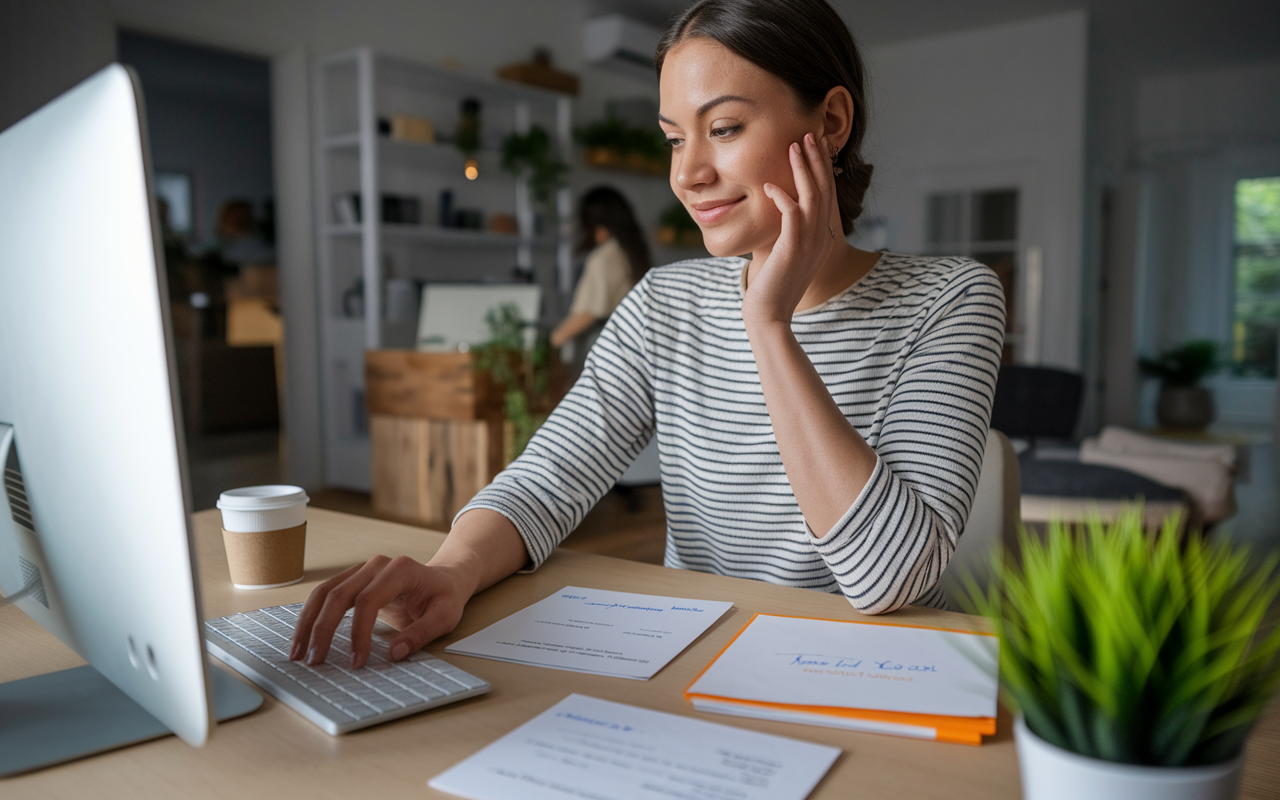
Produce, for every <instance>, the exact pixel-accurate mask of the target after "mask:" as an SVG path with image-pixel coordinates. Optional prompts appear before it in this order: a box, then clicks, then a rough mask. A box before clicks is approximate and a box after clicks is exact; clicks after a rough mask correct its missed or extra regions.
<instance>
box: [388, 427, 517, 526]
mask: <svg viewBox="0 0 1280 800" xmlns="http://www.w3.org/2000/svg"><path fill="white" fill-rule="evenodd" d="M502 432H503V425H502V423H501V422H497V421H490V420H447V419H414V418H408V417H391V416H383V415H373V416H371V417H370V418H369V436H370V447H371V449H372V462H371V468H372V473H373V474H372V479H373V480H372V483H373V492H372V497H373V510H374V513H376V514H378V515H379V516H385V517H392V518H395V519H402V520H411V521H416V522H419V523H425V524H428V525H433V526H435V527H444V528H447V527H448V526H449V524H450V522H451V521H452V520H453V517H454V515H455V514H457V513H458V512H459V511H461V510H462V507H463V506H465V505H466V504H467V503H468V502H469V501H470V500H471V498H472V497H475V495H476V493H477V492H479V491H480V490H481V489H482V488H484V487H485V486H487V485H488V484H489V482H490V481H492V480H493V478H494V476H496V475H497V474H498V473H499V472H500V471H501V470H502V467H503V466H504V463H503V461H502V438H501V437H502Z"/></svg>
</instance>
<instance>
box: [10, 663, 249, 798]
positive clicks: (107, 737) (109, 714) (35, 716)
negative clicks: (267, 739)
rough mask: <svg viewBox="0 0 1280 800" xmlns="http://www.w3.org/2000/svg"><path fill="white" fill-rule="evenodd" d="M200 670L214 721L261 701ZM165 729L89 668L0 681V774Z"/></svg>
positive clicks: (212, 670) (234, 682) (225, 677)
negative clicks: (208, 690) (209, 691)
mask: <svg viewBox="0 0 1280 800" xmlns="http://www.w3.org/2000/svg"><path fill="white" fill-rule="evenodd" d="M208 670H209V677H210V683H211V684H212V694H213V700H214V716H215V717H216V719H217V721H218V722H223V721H225V720H228V719H233V718H235V717H239V716H241V715H243V714H248V713H249V712H250V711H253V710H255V709H257V708H258V707H259V706H261V705H262V695H261V694H259V693H258V691H257V690H256V689H253V688H252V687H250V686H247V685H246V684H244V683H242V682H241V681H240V680H238V679H236V678H233V677H232V676H231V675H229V674H227V673H226V672H223V671H222V670H221V669H218V668H217V667H214V666H213V665H210V666H209V667H208ZM168 734H169V729H168V728H166V727H165V726H164V725H163V724H161V723H160V721H159V720H157V719H156V718H155V717H153V716H151V714H150V713H149V712H147V711H146V710H145V709H144V708H143V707H142V706H140V705H138V704H137V703H135V702H134V701H133V700H132V699H131V698H130V697H129V696H128V695H126V694H125V693H124V692H122V691H120V690H119V689H117V688H116V686H115V684H113V683H111V681H109V680H107V679H106V678H104V677H102V674H101V673H100V672H98V671H97V670H96V669H94V668H93V667H90V666H83V667H75V668H74V669H64V670H62V671H61V672H51V673H49V674H48V675H36V676H35V677H32V678H23V679H22V680H17V681H10V682H8V683H3V684H0V777H6V776H9V775H14V774H17V773H19V772H28V771H30V770H34V769H40V768H41V767H48V766H52V765H54V764H60V763H62V762H63V761H71V760H72V759H76V758H82V757H84V756H89V755H94V754H95V753H102V752H106V751H107V750H115V749H116V748H119V747H127V746H128V745H131V744H137V743H139V742H145V741H148V740H150V739H157V738H159V737H161V736H167V735H168Z"/></svg>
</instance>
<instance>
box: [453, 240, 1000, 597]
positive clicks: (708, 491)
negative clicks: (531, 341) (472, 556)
mask: <svg viewBox="0 0 1280 800" xmlns="http://www.w3.org/2000/svg"><path fill="white" fill-rule="evenodd" d="M745 263H746V262H745V261H744V260H743V259H740V258H705V259H695V260H691V261H682V262H680V263H676V264H671V265H669V266H665V267H659V268H657V269H654V270H651V271H650V272H649V273H648V275H646V276H645V278H644V280H642V281H641V282H640V283H639V284H638V285H637V286H636V287H635V289H633V290H632V291H631V293H630V294H628V295H627V297H626V299H624V300H623V301H622V303H621V305H619V306H618V308H617V310H616V311H614V313H613V316H612V317H611V318H610V319H609V323H608V325H606V326H605V329H604V331H603V332H602V333H601V335H600V338H599V339H598V340H597V341H596V344H595V346H594V347H593V348H592V350H591V353H590V355H589V356H588V358H587V361H586V365H585V369H584V371H583V373H582V377H581V378H580V379H579V380H578V382H577V383H576V384H574V386H573V388H572V390H570V392H569V394H568V396H567V397H565V399H564V401H563V402H561V403H560V405H559V406H558V407H557V408H556V410H555V412H554V413H553V414H552V415H551V417H550V418H549V419H548V420H547V422H546V423H545V424H544V425H543V426H542V428H541V429H540V430H539V431H538V433H537V434H536V435H535V436H534V438H533V440H532V441H531V442H530V443H529V446H528V448H527V449H526V450H525V452H524V454H523V455H521V456H520V457H519V458H518V459H516V460H515V461H514V462H513V463H512V464H511V465H510V466H509V467H507V469H506V470H504V471H503V472H502V474H500V475H499V476H498V477H497V479H496V480H494V482H493V483H492V484H491V485H489V486H488V487H487V488H485V489H484V490H483V491H481V492H480V493H479V494H478V495H476V497H475V498H474V499H473V500H472V501H471V503H470V504H468V505H467V507H466V508H465V509H463V512H461V513H465V512H466V511H467V510H469V509H472V508H488V509H492V510H494V511H497V512H499V513H501V514H503V515H504V516H506V517H507V518H508V519H510V520H511V522H512V523H513V524H514V525H515V527H516V529H517V530H519V532H520V536H521V537H522V538H523V539H524V543H525V546H526V547H527V548H528V551H529V558H530V562H531V564H532V566H533V567H535V568H536V567H537V566H538V565H539V564H541V563H542V562H543V560H545V559H546V558H547V556H548V555H549V554H550V552H551V550H552V549H554V548H555V547H556V545H558V544H559V543H560V542H561V541H562V540H563V539H564V538H565V537H566V536H568V535H569V533H570V532H571V531H572V530H573V529H574V528H575V527H577V525H578V523H580V522H581V521H582V518H583V516H585V515H586V513H587V511H588V510H589V509H590V508H591V507H592V506H593V505H594V504H595V503H596V501H597V500H599V499H600V498H601V497H602V496H603V495H604V494H605V492H607V491H608V490H609V488H610V487H611V486H613V484H614V482H615V481H616V480H617V479H618V477H619V476H621V475H622V473H623V472H624V471H626V469H627V467H628V466H629V465H630V464H631V462H632V460H634V459H635V457H636V454H637V453H639V452H640V450H641V449H643V448H644V446H645V445H646V444H647V443H648V442H649V440H650V438H651V437H652V436H653V435H654V434H655V431H656V434H657V437H658V452H659V455H660V458H661V464H662V498H663V503H664V504H665V507H666V514H667V549H666V558H665V561H666V565H667V566H669V567H680V568H685V569H696V570H701V571H704V572H714V573H719V574H722V575H733V576H737V577H743V578H755V579H758V580H764V581H769V582H771V583H777V584H782V585H784V586H801V587H805V588H810V589H818V590H821V591H827V592H836V591H839V592H843V593H844V595H845V597H847V598H848V599H849V602H850V603H852V604H853V606H854V607H855V608H857V609H858V610H860V611H863V612H865V613H882V612H885V611H892V610H893V609H896V608H898V607H900V606H902V605H905V604H908V603H916V604H923V605H933V606H943V605H945V602H946V600H945V598H944V597H943V595H942V593H941V591H940V590H939V589H938V588H937V587H936V584H937V582H938V578H939V576H941V574H942V571H943V569H944V568H945V567H946V566H947V561H948V560H949V559H950V557H951V553H952V552H953V551H954V549H955V545H956V539H957V537H958V536H959V534H960V532H961V531H962V530H963V529H964V524H965V520H966V519H967V518H968V515H969V508H970V506H971V505H972V503H973V494H974V491H975V489H976V487H977V483H978V472H979V470H980V468H981V465H982V453H983V447H984V444H985V442H986V436H987V427H988V424H989V422H990V418H991V401H992V397H993V395H994V394H995V384H996V373H997V370H998V368H999V362H1000V351H1001V348H1002V346H1003V341H1004V319H1005V312H1004V294H1003V292H1002V290H1001V286H1000V283H999V281H998V280H997V279H996V277H995V275H994V274H993V273H992V272H991V270H990V269H988V268H987V267H985V266H983V265H981V264H978V263H976V262H973V261H970V260H968V259H964V258H926V257H919V256H905V255H896V254H890V253H886V254H884V255H882V256H881V258H880V261H879V262H878V263H877V264H876V266H875V267H874V268H873V269H872V270H871V271H870V272H869V273H868V274H867V275H866V276H865V277H864V278H863V279H862V280H861V281H859V282H858V283H856V284H855V285H854V286H852V287H850V288H849V289H848V290H846V291H844V292H842V293H841V294H839V295H837V296H835V297H833V298H832V299H830V300H828V301H827V302H826V303H823V304H822V305H820V306H818V307H816V308H813V309H809V310H807V311H805V312H803V313H800V314H796V315H795V317H794V319H793V320H792V323H791V329H792V330H793V331H794V332H795V335H796V338H797V339H798V340H799V342H800V345H801V347H803V348H804V351H805V352H806V353H807V354H808V356H809V358H810V359H811V360H812V361H813V364H814V366H815V367H816V368H817V370H818V373H819V374H820V375H821V376H822V379H823V382H824V383H825V384H826V386H827V388H828V389H829V390H830V391H831V395H832V397H834V398H835V401H836V403H837V404H838V405H839V407H840V409H841V410H842V411H843V412H844V414H845V417H847V418H848V420H849V421H850V422H851V423H852V424H853V425H854V427H856V428H857V430H858V432H859V433H861V434H862V436H863V438H864V439H865V440H866V441H867V443H868V444H869V445H871V447H872V448H873V449H874V450H875V451H876V453H877V454H878V459H877V464H876V466H875V469H874V471H873V473H872V476H871V479H870V480H869V481H868V482H867V485H866V487H865V488H864V489H863V490H862V492H861V494H860V495H859V497H858V498H857V500H856V501H855V502H854V503H853V505H852V506H851V507H850V508H849V510H848V511H847V512H846V513H845V515H844V517H843V518H842V519H841V520H840V521H839V522H838V523H837V524H836V526H835V527H834V528H833V529H832V530H830V531H827V532H826V533H825V534H824V535H823V536H822V537H821V538H814V536H813V535H812V534H811V533H810V531H809V529H808V527H807V525H806V524H805V520H804V517H803V516H802V515H801V513H800V508H799V506H798V505H797V504H796V499H795V495H794V494H793V493H792V491H791V485H790V484H789V483H788V482H787V475H786V472H785V471H784V470H783V466H782V460H781V458H780V457H779V455H778V445H777V442H776V440H775V439H774V434H773V428H772V426H771V425H770V422H769V412H768V410H767V409H766V407H765V402H764V395H763V394H762V393H761V389H760V377H759V374H758V373H757V371H756V364H755V359H754V358H753V356H752V353H751V345H750V343H749V342H748V341H747V334H746V329H745V327H744V325H743V321H742V296H743V294H742V293H743V289H742V279H743V269H744V266H745Z"/></svg>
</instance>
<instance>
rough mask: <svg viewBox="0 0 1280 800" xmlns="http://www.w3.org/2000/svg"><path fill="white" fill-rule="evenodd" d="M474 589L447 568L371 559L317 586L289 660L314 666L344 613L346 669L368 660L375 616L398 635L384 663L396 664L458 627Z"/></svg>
mask: <svg viewBox="0 0 1280 800" xmlns="http://www.w3.org/2000/svg"><path fill="white" fill-rule="evenodd" d="M473 585H474V584H472V583H470V582H469V581H468V580H467V579H466V577H465V576H464V575H462V574H460V573H459V570H457V569H455V568H452V567H448V566H428V565H426V564H420V563H418V562H417V561H414V560H413V559H412V558H409V557H408V556H398V557H396V558H390V557H388V556H375V557H373V558H371V559H369V560H368V561H366V562H364V563H363V564H357V565H355V566H353V567H351V568H349V569H347V570H345V571H343V572H341V573H339V574H338V575H335V576H334V577H332V578H330V579H329V580H327V581H325V582H324V583H322V584H320V585H319V586H317V587H316V588H315V590H314V591H312V592H311V596H310V597H308V598H307V603H306V605H305V606H303V608H302V613H301V614H299V615H298V623H297V627H296V628H295V629H294V633H293V646H292V647H291V648H290V650H289V658H290V659H292V660H294V661H297V660H300V659H301V660H305V661H306V663H308V664H313V665H314V664H319V663H321V662H323V661H324V660H325V657H326V656H328V654H329V644H330V642H332V640H333V634H334V631H336V630H337V629H338V626H339V625H340V624H341V623H342V618H343V617H344V616H345V615H346V613H347V609H349V608H354V609H355V612H354V613H353V614H352V617H351V666H352V668H358V667H362V666H364V665H365V662H367V661H368V660H369V650H370V647H371V645H372V635H373V624H374V622H375V621H376V620H377V619H378V612H379V611H383V617H384V619H386V621H387V622H388V623H390V624H391V625H392V626H394V627H396V628H399V629H400V633H399V634H397V635H396V637H395V638H394V639H392V640H391V643H390V650H389V654H388V657H389V658H390V659H391V660H392V661H399V660H401V659H402V658H404V657H405V656H407V655H409V654H410V653H413V652H415V651H417V650H419V649H421V648H422V647H423V646H424V645H426V644H427V642H430V641H431V640H433V639H436V638H439V637H440V636H443V635H444V634H446V633H448V632H449V631H451V630H453V629H454V628H455V627H457V625H458V621H459V620H460V619H462V609H463V607H464V606H465V605H466V603H467V600H469V599H470V598H471V594H472V591H473V589H472V588H471V587H472V586H473Z"/></svg>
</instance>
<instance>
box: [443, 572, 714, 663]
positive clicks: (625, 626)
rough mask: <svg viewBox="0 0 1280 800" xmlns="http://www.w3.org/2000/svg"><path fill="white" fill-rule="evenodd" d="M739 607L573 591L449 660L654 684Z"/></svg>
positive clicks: (505, 622) (462, 645) (475, 638)
mask: <svg viewBox="0 0 1280 800" xmlns="http://www.w3.org/2000/svg"><path fill="white" fill-rule="evenodd" d="M732 607H733V603H731V602H722V601H715V600H685V599H681V598H678V597H656V596H654V595H648V594H632V593H630V592H610V591H606V590H604V589H584V588H582V587H580V586H566V587H564V588H563V589H561V590H560V591H558V592H556V593H555V594H553V595H551V596H550V597H547V598H545V599H543V600H539V601H538V602H536V603H534V604H533V605H531V606H528V607H527V608H523V609H521V610H520V611H517V612H516V613H514V614H512V615H511V616H509V617H506V618H505V619H501V620H498V621H497V622H495V623H493V624H492V625H490V626H489V627H487V628H485V629H484V630H482V631H479V632H477V633H474V634H472V635H471V636H468V637H467V638H465V639H460V640H458V641H456V642H454V643H453V644H451V645H449V646H448V647H446V648H445V652H449V653H460V654H462V655H466V656H481V657H482V658H494V659H497V660H499V661H514V662H515V663H517V664H532V665H534V666H538V667H552V668H554V669H567V670H572V671H575V672H591V673H595V674H597V675H614V676H617V677H620V678H634V679H636V680H648V679H649V678H652V677H653V676H654V675H655V674H657V672H658V670H660V669H662V668H663V667H664V666H666V665H667V662H669V661H671V659H673V658H675V657H676V656H677V655H679V654H680V651H682V650H684V649H685V648H686V647H688V646H689V645H690V644H692V643H693V640H694V639H697V638H698V637H699V636H701V635H702V633H703V631H705V630H706V629H707V628H709V627H711V625H712V623H714V622H715V621H716V620H717V619H719V618H720V617H721V616H723V615H724V613H725V612H726V611H728V610H729V609H730V608H732Z"/></svg>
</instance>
